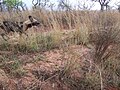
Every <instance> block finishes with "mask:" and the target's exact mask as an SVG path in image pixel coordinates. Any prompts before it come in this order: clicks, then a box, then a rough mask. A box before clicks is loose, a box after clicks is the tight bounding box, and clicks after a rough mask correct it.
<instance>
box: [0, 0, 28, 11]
mask: <svg viewBox="0 0 120 90" xmlns="http://www.w3.org/2000/svg"><path fill="white" fill-rule="evenodd" d="M25 8H26V4H25V3H23V2H22V0H1V1H0V10H1V11H9V12H10V11H14V10H15V11H16V10H19V11H20V10H21V9H22V10H25Z"/></svg>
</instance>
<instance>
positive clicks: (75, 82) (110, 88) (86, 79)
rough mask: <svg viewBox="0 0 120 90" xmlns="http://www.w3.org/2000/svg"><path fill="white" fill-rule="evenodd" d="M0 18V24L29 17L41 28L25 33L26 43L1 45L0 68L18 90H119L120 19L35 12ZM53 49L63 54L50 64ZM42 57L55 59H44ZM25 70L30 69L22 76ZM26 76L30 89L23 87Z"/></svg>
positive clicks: (12, 41) (105, 14)
mask: <svg viewBox="0 0 120 90" xmlns="http://www.w3.org/2000/svg"><path fill="white" fill-rule="evenodd" d="M1 14H4V15H1V17H0V20H1V21H2V20H6V19H10V20H13V21H24V20H25V18H27V16H28V15H29V14H31V15H33V16H34V17H35V18H36V19H37V20H39V21H40V23H41V26H40V27H39V28H37V30H35V29H34V28H32V29H29V30H28V31H27V33H28V35H29V37H28V38H27V37H26V36H24V35H23V36H22V37H19V35H18V34H17V33H16V34H12V36H11V38H10V39H9V40H8V42H6V41H4V40H3V39H2V38H1V39H0V62H1V64H0V68H1V69H3V70H4V71H5V73H7V74H8V76H12V78H17V79H19V80H21V81H19V82H17V83H16V85H18V84H20V85H21V87H20V86H16V87H17V88H19V89H21V90H37V89H43V90H45V89H46V88H45V85H47V86H48V88H50V90H53V89H55V90H57V89H59V88H61V89H62V90H104V89H105V90H114V89H115V90H119V89H120V60H119V59H120V53H119V52H120V49H119V48H120V14H119V13H117V12H97V11H96V12H95V11H74V10H73V11H60V12H58V11H46V10H43V11H42V10H41V11H38V10H34V11H26V12H19V13H14V14H13V13H1ZM12 14H13V16H12ZM81 46H82V47H81ZM73 48H74V49H73ZM56 49H57V50H58V51H62V52H59V54H60V55H58V56H56V57H55V59H54V58H53V57H52V55H53V56H54V55H56V53H58V52H56V51H54V50H56ZM86 49H87V50H86ZM82 50H86V52H83V51H82ZM46 52H49V53H50V52H53V53H54V54H50V56H49V57H47V55H46V54H45V53H46ZM49 53H48V54H49ZM34 54H38V55H34ZM25 55H26V56H25ZM42 55H43V56H42ZM33 56H34V57H33ZM24 57H26V58H24ZM28 57H29V58H28ZM46 57H47V58H46ZM23 58H24V59H23ZM48 58H49V59H50V60H49V59H48ZM54 61H55V62H54ZM53 62H54V63H53ZM55 63H57V64H58V65H56V64H55ZM61 63H62V64H61ZM27 65H28V66H29V65H31V66H32V67H33V68H29V69H28V70H26V68H28V67H27ZM40 66H41V67H42V68H40ZM52 66H54V67H52ZM24 67H26V68H24ZM43 67H44V69H43ZM26 74H27V75H28V74H30V75H28V76H30V77H31V79H33V82H32V83H31V84H28V83H29V81H30V80H31V79H30V80H28V82H27V84H26V83H24V81H25V79H24V77H27V75H26ZM27 78H28V77H27ZM2 85H3V84H0V87H2V88H3V87H6V86H4V85H3V86H2ZM16 90H17V89H16Z"/></svg>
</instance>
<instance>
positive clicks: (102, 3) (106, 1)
mask: <svg viewBox="0 0 120 90" xmlns="http://www.w3.org/2000/svg"><path fill="white" fill-rule="evenodd" d="M92 1H95V2H99V4H100V6H101V11H104V9H105V7H106V10H107V9H108V8H109V5H108V4H109V2H110V1H111V0H92Z"/></svg>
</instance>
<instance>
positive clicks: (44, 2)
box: [32, 0, 49, 9]
mask: <svg viewBox="0 0 120 90" xmlns="http://www.w3.org/2000/svg"><path fill="white" fill-rule="evenodd" d="M48 3H49V0H32V4H33V5H34V8H39V9H42V8H46V6H48Z"/></svg>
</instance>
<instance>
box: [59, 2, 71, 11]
mask: <svg viewBox="0 0 120 90" xmlns="http://www.w3.org/2000/svg"><path fill="white" fill-rule="evenodd" d="M71 8H72V6H71V5H70V3H69V0H58V9H59V10H65V11H70V10H71Z"/></svg>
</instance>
